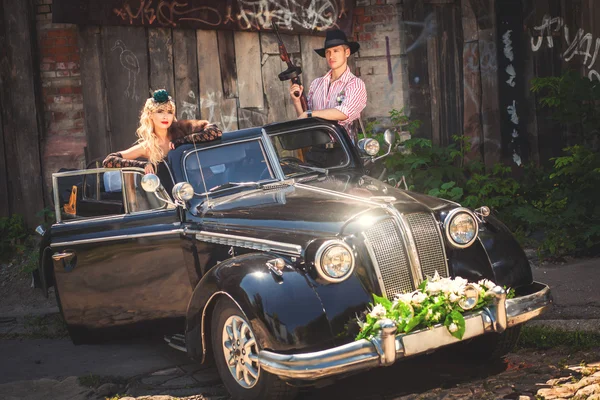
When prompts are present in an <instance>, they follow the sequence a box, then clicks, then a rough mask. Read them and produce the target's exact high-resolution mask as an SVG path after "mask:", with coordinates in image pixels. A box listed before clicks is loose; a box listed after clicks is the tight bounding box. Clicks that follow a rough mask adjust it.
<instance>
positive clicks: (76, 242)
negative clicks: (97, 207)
mask: <svg viewBox="0 0 600 400" xmlns="http://www.w3.org/2000/svg"><path fill="white" fill-rule="evenodd" d="M182 233H185V232H184V230H183V229H173V230H170V231H160V232H147V233H134V234H129V235H117V236H107V237H99V238H92V239H81V240H73V241H70V242H57V243H51V244H50V247H63V246H77V245H79V244H88V243H102V242H112V241H114V240H128V239H138V238H145V237H154V236H163V235H179V234H182Z"/></svg>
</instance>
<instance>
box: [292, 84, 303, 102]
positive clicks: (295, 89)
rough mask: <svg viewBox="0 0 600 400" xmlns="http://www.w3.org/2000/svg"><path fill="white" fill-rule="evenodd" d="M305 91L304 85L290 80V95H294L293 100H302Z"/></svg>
mask: <svg viewBox="0 0 600 400" xmlns="http://www.w3.org/2000/svg"><path fill="white" fill-rule="evenodd" d="M303 91H304V86H302V85H298V84H297V83H292V82H291V81H290V96H292V101H293V102H294V103H299V102H300V98H301V97H302V92H303Z"/></svg>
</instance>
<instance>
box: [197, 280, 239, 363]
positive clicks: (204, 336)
mask: <svg viewBox="0 0 600 400" xmlns="http://www.w3.org/2000/svg"><path fill="white" fill-rule="evenodd" d="M221 294H222V295H225V296H227V297H229V299H230V300H231V301H233V302H234V303H235V305H236V306H237V307H238V308H239V309H240V312H241V313H242V314H243V316H244V318H245V319H246V321H248V322H250V319H248V317H247V316H246V313H245V312H244V310H242V307H240V305H239V303H238V302H237V301H235V299H234V298H233V297H231V295H230V294H229V293H227V292H223V291H218V292H214V293H213V294H212V295H211V296H210V298H209V299H208V300H207V301H206V304H205V305H204V308H203V309H202V320H201V322H200V332H201V333H200V335H201V336H202V360H201V361H200V364H204V361H206V335H205V334H204V325H205V324H204V317H205V316H206V309H207V308H208V305H209V304H210V302H211V301H212V299H213V298H214V297H215V296H217V295H221ZM188 308H189V307H188ZM186 334H187V332H186ZM186 343H187V341H186ZM186 347H187V346H186ZM186 353H187V349H186Z"/></svg>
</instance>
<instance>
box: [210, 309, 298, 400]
mask: <svg viewBox="0 0 600 400" xmlns="http://www.w3.org/2000/svg"><path fill="white" fill-rule="evenodd" d="M211 343H212V348H213V352H214V356H215V363H216V365H217V369H218V371H219V375H220V376H221V379H222V380H223V383H224V384H225V387H226V388H227V390H228V391H229V393H230V394H231V396H232V398H234V399H244V400H246V399H248V400H250V399H273V400H275V399H277V400H283V399H291V398H293V397H295V395H296V393H297V389H296V388H294V387H292V386H289V385H287V384H286V383H285V382H283V381H282V380H281V379H279V378H278V377H277V376H275V375H272V374H270V373H268V372H267V371H264V370H262V369H261V368H260V364H259V363H258V353H259V351H260V347H259V344H258V342H257V340H256V336H255V335H254V332H253V331H252V327H251V325H250V322H249V321H248V320H247V319H246V317H245V316H244V314H243V313H242V311H241V310H240V309H239V308H238V307H237V305H236V304H235V303H234V302H233V301H231V300H230V299H229V298H222V299H220V300H219V302H218V303H217V305H216V307H215V309H214V311H213V314H212V323H211Z"/></svg>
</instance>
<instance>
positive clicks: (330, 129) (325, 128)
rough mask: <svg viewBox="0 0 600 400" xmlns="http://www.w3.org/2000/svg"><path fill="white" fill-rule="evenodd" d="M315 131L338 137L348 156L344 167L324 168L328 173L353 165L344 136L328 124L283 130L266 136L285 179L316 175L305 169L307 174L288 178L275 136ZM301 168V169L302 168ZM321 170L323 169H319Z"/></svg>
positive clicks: (298, 174)
mask: <svg viewBox="0 0 600 400" xmlns="http://www.w3.org/2000/svg"><path fill="white" fill-rule="evenodd" d="M315 129H324V130H326V131H328V132H329V133H331V134H332V135H334V136H335V137H336V139H337V140H338V142H339V143H340V144H341V146H342V148H343V149H344V153H345V154H346V163H345V164H343V165H336V166H334V167H328V168H323V169H326V170H328V171H331V170H338V169H344V168H348V167H349V166H350V165H351V163H352V154H351V152H350V151H348V147H347V144H346V141H345V140H343V138H342V134H341V133H340V132H338V131H337V130H336V129H334V128H333V127H331V126H330V125H326V124H315V125H310V126H303V127H298V128H294V129H287V130H282V131H276V132H272V133H269V134H266V136H267V141H268V146H269V147H270V148H272V151H273V152H274V154H275V158H276V159H277V165H278V166H279V169H281V174H282V175H283V179H284V180H285V179H293V178H295V177H298V176H304V175H306V174H314V173H315V171H311V170H309V169H308V168H305V171H306V173H301V172H299V173H297V174H294V175H293V176H286V175H285V173H284V172H283V169H282V167H281V161H280V158H279V154H278V153H277V149H275V145H274V144H273V142H272V139H271V138H272V137H275V136H280V135H286V134H295V133H298V132H303V131H304V132H306V131H313V130H315ZM314 167H315V168H317V167H316V166H314ZM300 168H301V167H300ZM319 168H321V167H319Z"/></svg>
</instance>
